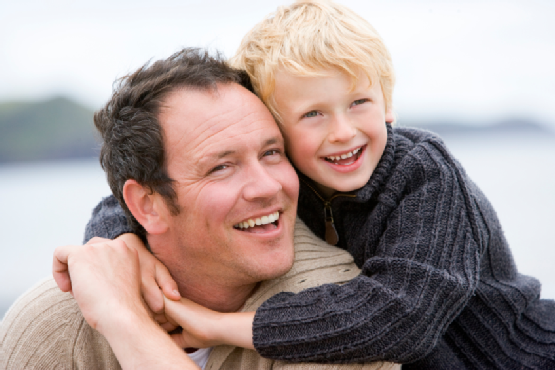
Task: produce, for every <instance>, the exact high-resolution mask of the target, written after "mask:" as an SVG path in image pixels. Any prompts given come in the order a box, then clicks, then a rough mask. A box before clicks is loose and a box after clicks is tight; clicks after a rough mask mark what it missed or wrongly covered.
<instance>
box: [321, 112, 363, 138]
mask: <svg viewBox="0 0 555 370" xmlns="http://www.w3.org/2000/svg"><path fill="white" fill-rule="evenodd" d="M355 136H356V127H355V126H354V124H353V122H351V120H349V118H348V117H345V116H344V115H336V116H334V117H333V118H332V120H331V122H330V125H329V133H328V140H329V141H330V143H337V142H339V143H345V142H348V141H349V140H351V139H352V138H354V137H355Z"/></svg>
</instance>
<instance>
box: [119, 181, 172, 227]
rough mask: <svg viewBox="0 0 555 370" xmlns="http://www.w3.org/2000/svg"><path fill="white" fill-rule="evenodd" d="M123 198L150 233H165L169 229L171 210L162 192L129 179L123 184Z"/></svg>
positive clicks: (134, 215)
mask: <svg viewBox="0 0 555 370" xmlns="http://www.w3.org/2000/svg"><path fill="white" fill-rule="evenodd" d="M123 199H124V200H125V204H126V205H127V208H129V211H130V212H131V214H132V215H133V217H135V219H136V220H137V221H138V222H139V223H140V224H141V225H142V226H143V227H144V228H145V230H146V232H147V233H148V234H163V233H165V232H166V231H167V230H168V215H169V212H168V209H167V206H166V203H165V202H164V199H162V196H161V195H160V194H158V193H153V192H151V191H150V189H148V188H145V187H144V186H142V185H140V184H139V183H138V182H137V181H135V180H132V179H129V180H127V181H126V182H125V184H124V185H123Z"/></svg>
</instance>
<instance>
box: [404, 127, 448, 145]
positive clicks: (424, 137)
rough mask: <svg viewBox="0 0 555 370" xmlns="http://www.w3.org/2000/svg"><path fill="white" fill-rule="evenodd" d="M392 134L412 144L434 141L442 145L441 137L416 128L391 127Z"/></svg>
mask: <svg viewBox="0 0 555 370" xmlns="http://www.w3.org/2000/svg"><path fill="white" fill-rule="evenodd" d="M393 134H394V135H396V136H399V137H401V138H404V139H406V140H409V141H410V142H412V143H413V144H420V143H424V142H429V141H434V142H437V141H439V142H441V143H442V145H444V144H443V140H442V139H441V137H440V136H439V135H438V134H436V133H434V132H432V131H428V130H425V129H422V128H417V127H408V126H393Z"/></svg>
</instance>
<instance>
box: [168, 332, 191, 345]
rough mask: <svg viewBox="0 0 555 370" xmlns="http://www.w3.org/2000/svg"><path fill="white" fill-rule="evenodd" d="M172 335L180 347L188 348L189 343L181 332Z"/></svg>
mask: <svg viewBox="0 0 555 370" xmlns="http://www.w3.org/2000/svg"><path fill="white" fill-rule="evenodd" d="M170 337H171V338H172V340H173V341H174V343H175V344H177V346H178V347H179V348H187V343H185V339H184V338H183V336H182V335H181V334H171V335H170Z"/></svg>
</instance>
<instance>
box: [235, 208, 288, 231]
mask: <svg viewBox="0 0 555 370" xmlns="http://www.w3.org/2000/svg"><path fill="white" fill-rule="evenodd" d="M278 219H279V212H274V213H271V214H269V215H267V216H262V217H260V218H255V219H252V218H249V219H248V220H247V221H243V222H239V223H238V224H237V225H235V227H236V228H239V229H248V228H249V227H254V226H255V225H256V226H259V225H266V224H270V223H272V222H275V221H276V220H278Z"/></svg>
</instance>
